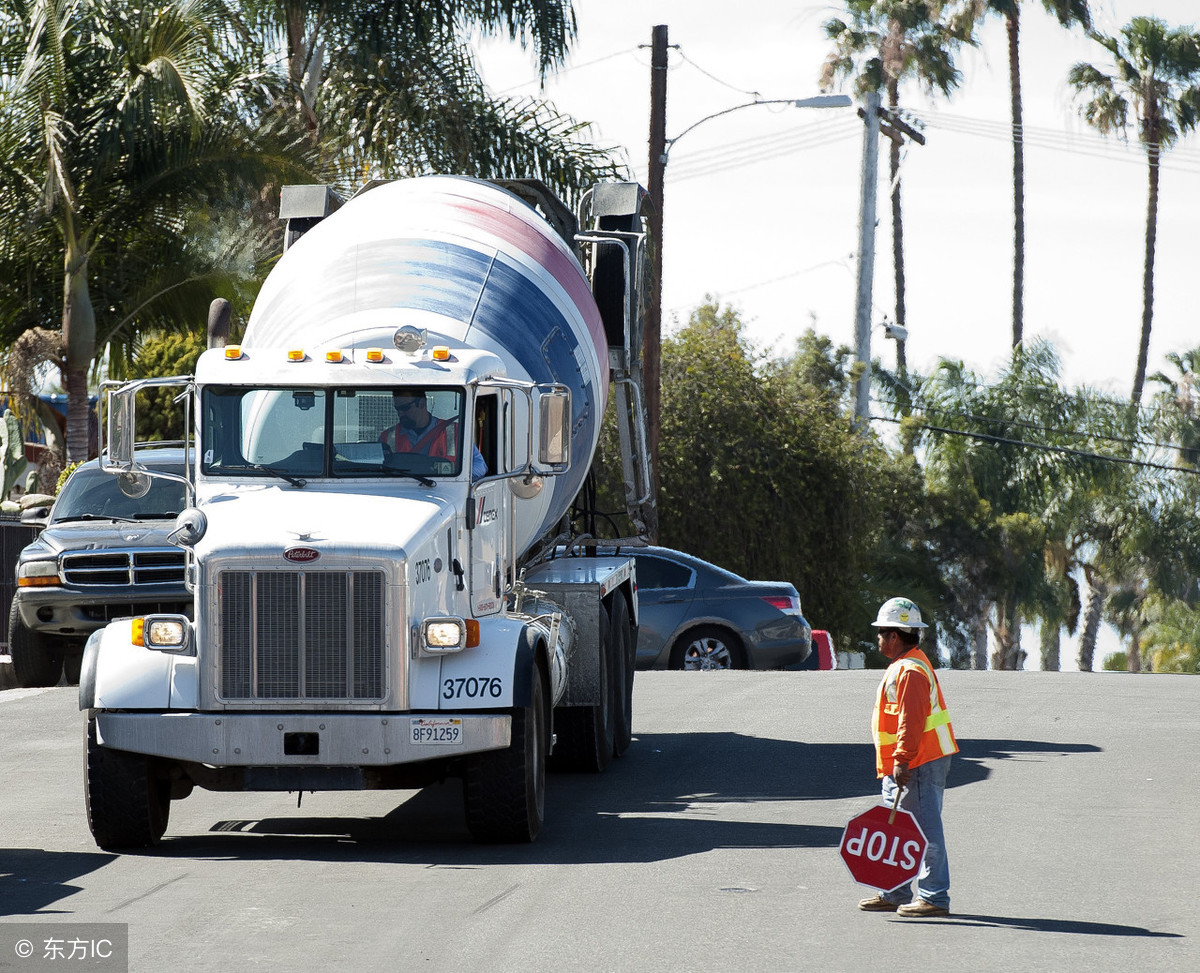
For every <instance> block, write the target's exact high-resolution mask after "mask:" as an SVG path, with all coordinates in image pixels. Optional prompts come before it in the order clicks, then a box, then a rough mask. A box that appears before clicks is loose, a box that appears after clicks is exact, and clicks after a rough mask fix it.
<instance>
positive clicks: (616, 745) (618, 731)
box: [609, 592, 634, 757]
mask: <svg viewBox="0 0 1200 973" xmlns="http://www.w3.org/2000/svg"><path fill="white" fill-rule="evenodd" d="M609 634H610V636H611V641H610V645H611V655H612V659H613V688H614V690H615V693H614V696H615V702H616V707H615V709H616V713H615V715H614V717H613V756H614V757H619V756H621V755H622V754H623V753H624V752H625V751H626V750H628V749H629V744H630V743H631V742H632V741H633V653H634V640H633V632H632V630H631V628H630V625H629V606H628V605H627V604H626V602H625V597H624V595H622V594H621V593H620V592H617V594H615V595H614V596H613V603H612V622H611V623H610V625H609Z"/></svg>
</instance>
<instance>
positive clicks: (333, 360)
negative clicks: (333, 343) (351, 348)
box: [325, 351, 342, 365]
mask: <svg viewBox="0 0 1200 973" xmlns="http://www.w3.org/2000/svg"><path fill="white" fill-rule="evenodd" d="M325 360H326V361H327V362H329V363H330V364H333V365H336V364H338V362H340V361H341V360H342V353H341V352H340V351H327V352H325Z"/></svg>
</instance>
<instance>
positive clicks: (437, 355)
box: [432, 345, 450, 361]
mask: <svg viewBox="0 0 1200 973" xmlns="http://www.w3.org/2000/svg"><path fill="white" fill-rule="evenodd" d="M432 357H433V360H434V361H449V360H450V349H449V348H448V347H447V346H446V345H438V346H436V347H435V348H434V349H433V354H432Z"/></svg>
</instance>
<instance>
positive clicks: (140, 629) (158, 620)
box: [133, 615, 192, 655]
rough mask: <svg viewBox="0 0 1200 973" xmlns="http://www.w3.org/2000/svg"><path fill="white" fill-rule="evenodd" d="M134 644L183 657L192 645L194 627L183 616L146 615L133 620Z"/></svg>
mask: <svg viewBox="0 0 1200 973" xmlns="http://www.w3.org/2000/svg"><path fill="white" fill-rule="evenodd" d="M133 644H134V645H140V646H142V647H143V648H147V649H153V650H155V651H156V652H171V653H173V654H175V655H182V654H184V653H186V652H188V651H189V649H190V648H191V645H192V626H191V624H190V623H189V622H188V620H187V618H185V617H184V616H183V615H146V616H144V617H142V618H135V619H134V620H133Z"/></svg>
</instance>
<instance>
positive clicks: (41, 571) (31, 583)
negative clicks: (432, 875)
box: [17, 561, 62, 588]
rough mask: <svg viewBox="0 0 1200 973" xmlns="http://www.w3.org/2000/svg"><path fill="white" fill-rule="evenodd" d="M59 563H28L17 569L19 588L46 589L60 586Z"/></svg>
mask: <svg viewBox="0 0 1200 973" xmlns="http://www.w3.org/2000/svg"><path fill="white" fill-rule="evenodd" d="M60 584H62V578H60V577H59V576H58V562H57V561H26V562H25V563H23V564H21V565H19V566H18V567H17V587H18V588H44V587H47V586H48V585H60Z"/></svg>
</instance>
